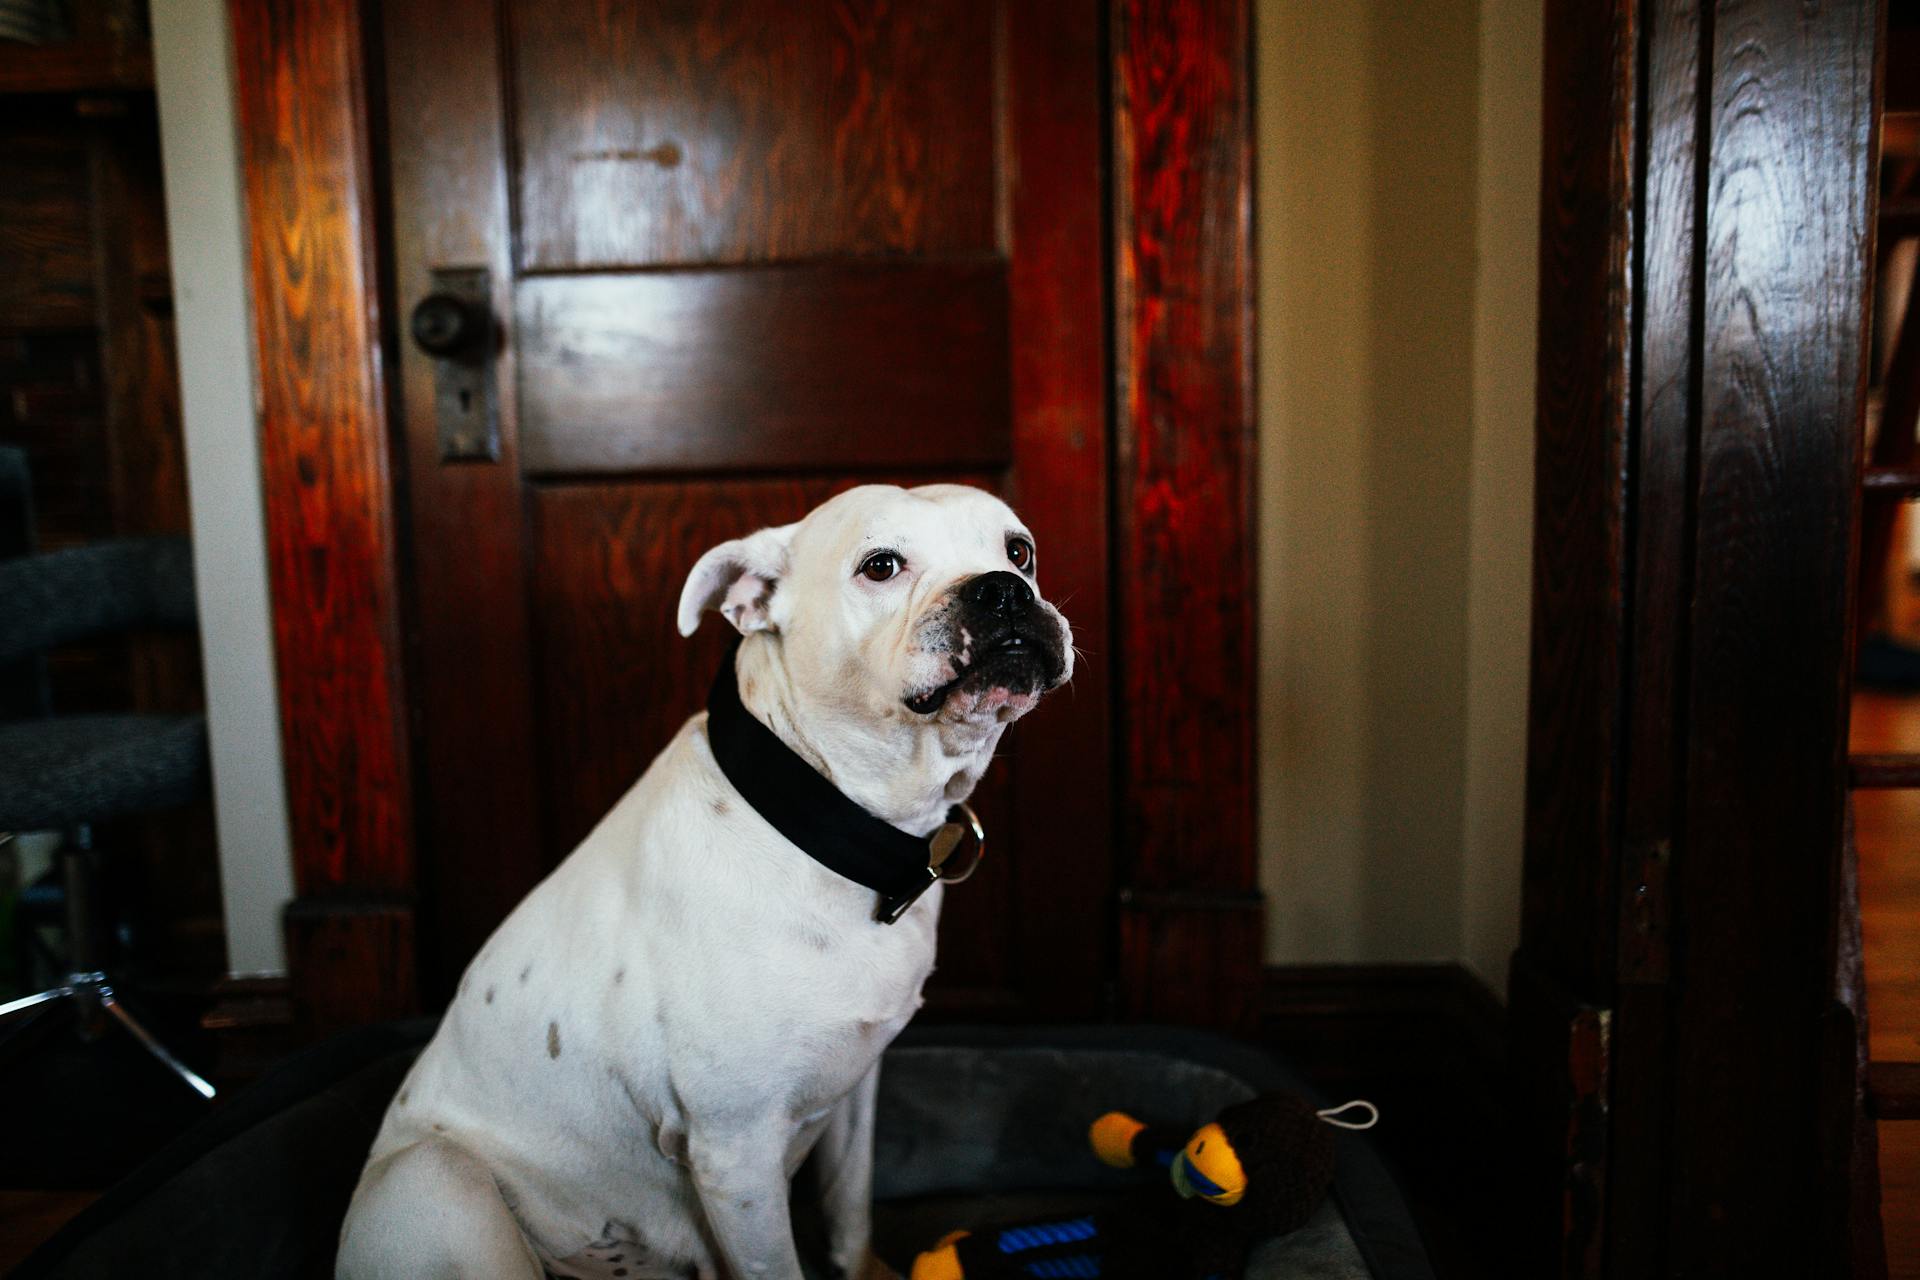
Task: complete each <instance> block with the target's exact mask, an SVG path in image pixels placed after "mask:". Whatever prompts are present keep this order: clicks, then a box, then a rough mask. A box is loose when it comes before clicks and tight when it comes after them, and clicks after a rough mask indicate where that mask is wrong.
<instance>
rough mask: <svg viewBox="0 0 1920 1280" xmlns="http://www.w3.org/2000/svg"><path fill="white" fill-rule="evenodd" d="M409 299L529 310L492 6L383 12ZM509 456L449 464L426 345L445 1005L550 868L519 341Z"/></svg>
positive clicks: (398, 230) (427, 943)
mask: <svg viewBox="0 0 1920 1280" xmlns="http://www.w3.org/2000/svg"><path fill="white" fill-rule="evenodd" d="M381 15H382V19H383V29H382V35H383V37H384V39H383V43H382V49H383V52H384V55H385V63H386V73H387V79H386V94H387V103H388V113H387V114H388V132H387V138H388V147H387V159H388V164H389V173H390V181H391V184H392V191H393V262H394V280H395V288H396V291H397V293H398V301H399V304H400V305H401V306H402V307H407V306H411V305H412V304H413V303H415V302H417V301H418V300H419V299H420V298H422V297H424V296H426V295H427V294H428V293H429V292H431V291H432V287H433V282H432V275H431V273H432V271H433V269H434V268H436V267H474V266H479V267H485V268H487V269H488V271H489V272H490V278H491V282H492V287H493V293H494V299H493V310H494V314H495V315H496V316H502V317H506V316H511V315H512V314H513V262H512V236H511V234H510V219H509V215H508V190H507V183H508V176H507V170H506V146H507V143H506V134H505V129H506V117H505V105H504V101H503V91H502V88H501V83H500V75H499V61H498V57H499V53H498V47H497V46H498V40H499V23H498V15H497V13H496V12H495V6H493V5H491V4H463V5H444V4H438V3H389V4H385V5H383V6H382V7H381ZM497 360H498V364H497V366H496V369H495V378H494V382H495V387H496V389H497V394H498V395H499V397H500V413H499V423H500V450H501V454H500V462H499V463H498V464H497V465H493V466H446V465H443V464H442V463H441V460H440V442H439V432H438V428H437V424H436V422H435V418H434V387H433V383H434V379H433V365H432V361H431V360H429V359H428V358H427V357H426V355H424V354H423V353H422V352H421V351H420V349H419V348H418V347H416V346H415V345H413V344H412V343H405V344H403V345H402V346H401V349H400V354H399V359H398V364H397V370H398V375H399V382H400V387H399V397H398V406H399V413H400V415H401V422H400V424H399V427H398V431H397V433H396V434H398V435H399V436H400V438H401V439H402V440H404V442H405V444H404V447H405V450H406V458H407V462H408V485H407V494H406V500H407V505H406V512H407V515H408V517H409V520H410V528H409V533H410V539H411V541H410V549H411V561H410V564H409V572H408V573H407V575H406V579H405V584H406V589H407V591H408V597H407V604H408V607H409V608H410V610H411V612H412V615H413V616H414V617H415V618H416V619H418V623H417V632H416V635H415V636H414V638H413V641H412V645H413V650H414V652H415V653H416V654H417V655H418V656H417V660H416V661H415V663H414V667H413V678H412V681H411V684H410V688H411V693H412V697H413V700H414V707H415V715H416V719H415V721H414V725H415V732H414V737H413V746H412V749H413V751H414V752H415V758H416V759H417V760H418V762H419V768H420V779H421V809H420V831H421V848H420V854H419V900H420V904H421V905H420V911H421V921H420V943H421V948H422V950H421V958H420V985H421V994H422V998H423V999H424V1000H425V1002H426V1003H427V1005H428V1006H429V1007H438V1006H439V1005H440V1004H441V1003H443V1002H444V1001H445V1000H446V999H447V997H448V996H449V995H451V994H452V991H453V984H454V981H455V980H456V979H457V978H458V977H459V975H460V971H461V970H462V969H464V968H465V967H466V964H467V961H468V960H469V959H471V958H472V956H473V955H474V953H475V952H476V951H478V950H479V948H480V944H481V943H482V942H484V941H485V940H486V937H487V935H488V934H489V933H491V932H492V931H493V928H494V926H495V925H497V924H499V922H500V921H501V920H502V919H504V918H505V917H506V914H507V912H509V911H511V910H512V909H513V906H514V904H515V903H517V902H518V901H519V900H520V898H521V896H522V895H524V894H525V893H526V891H527V889H528V888H529V887H530V886H531V885H532V884H533V883H534V882H535V881H536V880H538V879H539V877H540V876H541V875H543V874H544V873H545V871H546V869H547V866H548V864H547V862H546V860H545V858H544V856H543V852H542V847H541V834H540V799H539V794H538V790H537V780H536V778H535V776H534V774H533V771H532V769H531V768H529V766H528V760H529V757H530V755H531V754H532V753H533V745H532V744H533V743H534V695H533V679H532V675H531V657H530V654H531V652H532V648H531V646H532V639H531V626H530V619H529V616H528V610H527V598H528V596H527V592H528V586H527V575H526V564H525V543H526V523H525V521H526V517H525V495H524V494H523V492H522V487H521V480H520V467H519V463H520V436H519V415H518V412H517V408H518V406H517V398H516V393H517V387H518V378H517V376H516V370H517V367H518V349H517V344H516V343H514V342H513V341H511V340H509V341H507V342H506V343H505V344H504V346H503V348H502V350H501V351H500V353H499V354H498V356H497Z"/></svg>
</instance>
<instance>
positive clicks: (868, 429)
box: [515, 261, 1011, 473]
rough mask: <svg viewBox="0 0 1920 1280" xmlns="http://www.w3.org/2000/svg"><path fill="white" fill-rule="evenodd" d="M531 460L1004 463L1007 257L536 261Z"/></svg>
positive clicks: (530, 318) (529, 310) (583, 466)
mask: <svg viewBox="0 0 1920 1280" xmlns="http://www.w3.org/2000/svg"><path fill="white" fill-rule="evenodd" d="M515 305H516V307H517V308H518V312H519V314H518V316H517V318H516V321H515V329H516V332H517V337H516V344H517V346H518V348H519V358H520V420H521V427H520V432H521V438H522V440H523V444H522V448H523V449H524V450H525V457H524V460H523V465H524V466H525V467H526V469H527V470H528V471H530V472H573V473H582V472H593V471H633V470H641V469H662V470H676V471H699V470H708V469H739V468H746V469H751V470H766V469H769V468H775V467H797V468H813V469H822V468H837V469H841V470H845V471H854V472H857V471H859V470H861V469H862V468H868V467H871V466H872V465H873V463H874V461H875V460H876V459H881V460H884V461H885V462H886V463H888V464H889V465H911V466H975V467H977V466H988V465H991V466H1005V465H1006V464H1007V462H1008V461H1009V460H1010V456H1009V455H1010V444H1011V441H1010V435H1011V424H1010V422H1009V419H1008V412H1007V411H1008V402H1007V396H1008V374H1009V361H1008V352H1007V271H1006V266H1005V264H1004V263H1000V262H992V261H979V262H964V263H929V264H914V265H901V266H885V267H848V266H844V265H836V266H828V265H823V264H809V265H806V266H780V267H767V268H764V269H761V270H755V271H669V272H641V273H634V274H627V275H589V276H537V277H534V278H532V279H528V280H524V281H522V282H521V283H520V285H519V287H518V289H517V291H516V297H515Z"/></svg>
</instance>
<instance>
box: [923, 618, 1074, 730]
mask: <svg viewBox="0 0 1920 1280" xmlns="http://www.w3.org/2000/svg"><path fill="white" fill-rule="evenodd" d="M954 666H955V674H954V677H953V679H951V680H949V681H947V682H946V683H945V684H942V685H937V686H935V687H934V688H932V689H928V690H926V691H925V692H923V693H918V694H912V695H909V696H908V697H907V698H906V699H905V702H906V704H907V710H909V711H911V712H913V713H914V714H915V715H922V716H924V715H931V714H933V713H934V712H936V711H938V710H939V709H940V708H941V707H943V706H945V705H946V703H947V699H949V698H951V697H952V696H953V695H954V694H956V693H962V692H971V693H984V692H986V691H988V690H992V689H1004V690H1006V691H1007V693H1009V694H1011V695H1014V696H1025V695H1030V694H1037V693H1043V692H1045V691H1046V690H1048V689H1051V688H1053V686H1054V685H1056V684H1058V683H1059V682H1060V677H1061V675H1062V674H1063V673H1064V671H1065V662H1064V660H1063V657H1062V654H1061V652H1060V646H1059V644H1058V643H1057V642H1056V643H1055V644H1052V645H1049V644H1047V643H1046V642H1044V641H1043V640H1041V638H1040V637H1039V636H1038V635H1036V634H1035V633H1034V632H1032V631H1030V630H1028V629H1026V628H1024V627H1009V628H1008V629H1007V630H1005V631H1003V632H1001V633H1000V634H999V635H997V636H994V637H992V638H991V639H987V640H984V641H982V642H981V643H980V644H979V646H978V648H977V650H976V651H975V652H974V654H973V658H972V661H970V662H964V663H963V662H959V661H957V660H956V661H955V663H954Z"/></svg>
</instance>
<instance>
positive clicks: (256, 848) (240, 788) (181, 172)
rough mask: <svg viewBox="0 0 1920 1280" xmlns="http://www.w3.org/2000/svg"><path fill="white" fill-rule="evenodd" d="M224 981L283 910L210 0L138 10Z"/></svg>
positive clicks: (231, 141)
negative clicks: (149, 86)
mask: <svg viewBox="0 0 1920 1280" xmlns="http://www.w3.org/2000/svg"><path fill="white" fill-rule="evenodd" d="M152 5H153V10H152V11H153V59H154V79H155V82H156V87H157V90H158V97H159V103H160V149H161V157H162V162H163V165H164V169H165V178H166V197H167V243H168V248H169V252H170V254H171V257H172V267H173V300H174V317H175V325H176V334H177V340H178V344H179V355H180V399H181V410H182V417H183V420H184V423H185V430H186V449H187V491H188V498H189V501H190V503H191V508H192V520H193V550H194V576H195V580H196V586H197V589H198V592H199V604H200V648H201V653H202V656H203V660H204V665H205V668H206V685H207V728H208V735H209V738H210V739H211V746H212V755H213V794H214V818H215V825H216V830H217V834H218V838H219V844H220V891H221V908H222V912H223V914H224V915H225V918H226V930H227V967H228V969H229V971H230V972H232V973H235V974H262V973H278V972H284V971H285V969H286V954H285V950H284V947H283V945H282V942H281V936H280V909H281V908H282V907H283V906H284V905H285V904H286V902H287V901H288V900H289V899H290V898H292V896H293V858H292V854H291V846H290V843H289V839H288V828H287V804H286V791H285V786H284V783H283V778H282V773H281V760H280V720H279V711H278V708H277V702H276V693H275V687H274V672H273V643H272V621H271V613H270V610H269V606H268V596H267V558H266V525H265V520H264V517H263V508H262V501H261V488H260V450H259V436H258V433H257V430H256V425H255V418H254V408H253V360H252V352H253V344H252V338H251V334H250V330H249V322H248V311H247V292H246V275H245V265H246V242H245V238H244V236H243V235H242V232H241V225H242V224H241V203H240V166H239V157H238V143H237V139H236V137H235V133H234V115H233V77H232V70H231V55H230V52H229V42H228V36H227V13H226V5H225V4H224V3H223V0H152Z"/></svg>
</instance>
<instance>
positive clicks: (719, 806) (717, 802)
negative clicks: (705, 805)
mask: <svg viewBox="0 0 1920 1280" xmlns="http://www.w3.org/2000/svg"><path fill="white" fill-rule="evenodd" d="M713 811H714V813H716V814H717V815H719V816H720V817H722V818H724V817H726V816H727V802H726V801H725V800H722V799H720V798H719V797H718V796H715V797H714V800H713Z"/></svg>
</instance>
